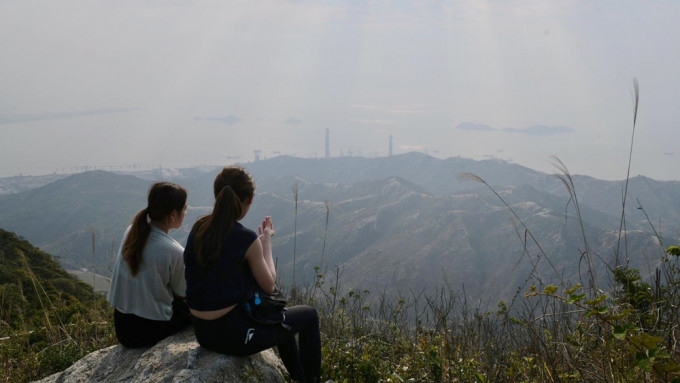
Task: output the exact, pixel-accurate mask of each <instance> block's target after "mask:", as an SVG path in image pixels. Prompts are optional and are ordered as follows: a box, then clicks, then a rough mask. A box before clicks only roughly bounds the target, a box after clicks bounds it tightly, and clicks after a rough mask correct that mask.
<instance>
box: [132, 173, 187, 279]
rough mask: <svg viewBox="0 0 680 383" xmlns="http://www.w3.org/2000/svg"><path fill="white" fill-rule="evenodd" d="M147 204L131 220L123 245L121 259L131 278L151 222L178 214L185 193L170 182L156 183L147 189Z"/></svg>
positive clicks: (140, 258)
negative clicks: (124, 262)
mask: <svg viewBox="0 0 680 383" xmlns="http://www.w3.org/2000/svg"><path fill="white" fill-rule="evenodd" d="M147 200H148V203H147V207H146V208H145V209H142V210H140V211H139V213H137V215H135V218H133V219H132V227H131V228H130V232H129V233H128V235H127V238H125V243H124V244H123V259H124V260H125V261H126V262H127V264H128V266H129V267H130V273H131V274H132V276H135V275H137V271H139V265H140V263H142V251H143V250H144V245H145V244H146V240H147V239H148V238H149V234H150V233H151V226H150V225H149V221H148V220H147V216H148V219H149V220H151V221H158V220H162V219H164V218H165V217H167V216H168V215H169V214H170V213H172V212H173V211H177V212H179V213H181V212H182V209H184V205H185V204H186V202H187V191H186V190H184V188H183V187H181V186H179V185H177V184H173V183H171V182H156V183H155V184H153V185H151V189H149V196H148V199H147Z"/></svg>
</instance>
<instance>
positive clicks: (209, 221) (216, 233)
mask: <svg viewBox="0 0 680 383" xmlns="http://www.w3.org/2000/svg"><path fill="white" fill-rule="evenodd" d="M213 192H214V193H215V206H214V207H213V212H212V214H209V215H206V216H203V217H201V218H199V219H198V221H196V224H194V229H193V230H194V233H195V237H194V244H195V248H196V255H197V257H198V262H199V263H200V264H201V265H204V266H205V265H211V264H214V263H215V261H216V260H217V259H218V258H219V256H220V253H221V252H222V246H223V244H224V240H225V238H226V237H227V236H228V235H229V233H230V232H231V228H232V227H233V226H234V223H236V221H238V220H239V219H241V216H242V215H243V204H244V203H245V202H246V201H247V200H248V199H250V198H252V197H253V195H254V194H255V182H254V181H253V178H252V177H251V176H250V174H249V173H248V172H247V171H246V170H245V169H244V168H242V167H240V166H229V167H226V168H224V169H222V171H221V172H220V173H219V174H218V175H217V177H215V182H214V183H213Z"/></svg>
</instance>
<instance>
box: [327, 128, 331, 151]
mask: <svg viewBox="0 0 680 383" xmlns="http://www.w3.org/2000/svg"><path fill="white" fill-rule="evenodd" d="M330 156H331V134H330V131H329V130H328V128H326V158H328V157H330Z"/></svg>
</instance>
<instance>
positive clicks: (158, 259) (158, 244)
mask: <svg viewBox="0 0 680 383" xmlns="http://www.w3.org/2000/svg"><path fill="white" fill-rule="evenodd" d="M129 231H130V228H129V227H128V230H127V231H126V234H125V236H124V238H126V237H127V235H128V234H129ZM183 252H184V248H183V247H182V245H180V244H179V243H178V242H177V241H175V240H174V239H172V238H171V237H170V236H168V235H167V234H166V233H164V232H163V231H162V230H160V229H158V228H156V227H151V232H150V233H149V237H148V239H147V241H146V244H145V246H144V250H143V252H142V254H143V255H142V259H143V261H142V262H141V263H140V264H139V269H138V271H137V274H136V275H135V276H133V275H132V273H131V272H130V268H129V266H128V264H127V262H125V260H124V259H123V257H121V256H119V257H117V259H116V263H115V265H114V270H113V275H112V278H111V288H110V289H109V294H108V300H109V302H111V305H112V306H114V307H116V308H117V309H118V310H119V311H121V312H123V313H129V314H135V315H137V316H140V317H142V318H146V319H151V320H162V321H167V320H170V318H171V317H172V312H173V311H172V301H173V299H174V296H175V295H176V296H184V294H185V291H186V283H185V279H184V263H183V260H182V254H183Z"/></svg>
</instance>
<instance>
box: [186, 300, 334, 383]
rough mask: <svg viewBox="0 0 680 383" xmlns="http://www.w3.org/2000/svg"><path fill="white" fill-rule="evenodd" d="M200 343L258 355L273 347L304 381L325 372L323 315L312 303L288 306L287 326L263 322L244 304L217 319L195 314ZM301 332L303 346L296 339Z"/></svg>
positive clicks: (222, 350)
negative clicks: (253, 317)
mask: <svg viewBox="0 0 680 383" xmlns="http://www.w3.org/2000/svg"><path fill="white" fill-rule="evenodd" d="M191 321H192V323H193V326H194V331H195V332H196V340H197V341H198V343H199V344H200V345H201V346H202V347H205V348H207V349H209V350H212V351H215V352H219V353H222V354H228V355H237V356H246V355H252V354H256V353H258V352H260V351H262V350H266V349H268V348H271V347H273V346H277V347H278V349H279V355H280V356H281V360H282V361H283V364H284V365H285V366H286V370H288V373H289V374H290V376H291V377H292V378H293V379H294V380H296V381H300V382H318V381H319V379H320V375H321V340H320V338H319V317H318V316H317V314H316V310H315V309H314V308H313V307H310V306H293V307H288V308H286V319H285V320H284V324H286V325H287V327H288V329H287V328H285V327H284V326H282V325H280V324H277V325H262V324H259V323H256V322H254V321H252V320H251V319H249V318H248V317H246V316H245V314H244V313H243V311H242V310H241V307H238V306H237V307H235V308H234V309H233V310H231V311H230V312H228V313H227V314H225V315H224V316H221V317H219V318H217V319H214V320H205V319H200V318H196V317H195V316H193V315H192V316H191ZM295 334H299V338H300V339H299V340H300V347H299V348H298V344H297V342H296V340H295Z"/></svg>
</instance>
